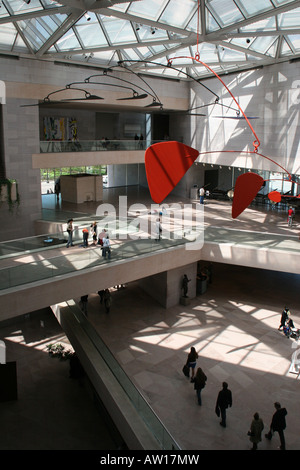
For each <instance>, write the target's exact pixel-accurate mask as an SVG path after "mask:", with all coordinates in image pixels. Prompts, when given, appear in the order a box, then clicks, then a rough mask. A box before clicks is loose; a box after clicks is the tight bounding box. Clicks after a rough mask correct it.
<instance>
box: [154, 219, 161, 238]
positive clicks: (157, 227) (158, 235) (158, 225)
mask: <svg viewBox="0 0 300 470" xmlns="http://www.w3.org/2000/svg"><path fill="white" fill-rule="evenodd" d="M155 232H156V238H155V240H156V241H160V238H161V232H162V226H161V223H160V218H158V219H157V220H156V223H155Z"/></svg>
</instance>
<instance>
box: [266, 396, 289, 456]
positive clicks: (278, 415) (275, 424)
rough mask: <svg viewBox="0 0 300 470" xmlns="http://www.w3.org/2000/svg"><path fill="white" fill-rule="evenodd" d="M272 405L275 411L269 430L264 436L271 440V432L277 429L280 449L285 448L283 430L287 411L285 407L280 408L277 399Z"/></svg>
mask: <svg viewBox="0 0 300 470" xmlns="http://www.w3.org/2000/svg"><path fill="white" fill-rule="evenodd" d="M274 406H275V409H276V411H275V413H274V414H273V417H272V422H271V426H270V431H269V432H268V434H266V438H267V439H269V440H271V439H272V436H273V433H274V432H276V431H277V432H278V434H279V439H280V449H281V450H285V437H284V430H285V428H286V421H285V417H286V415H287V411H286V408H281V405H280V403H279V402H278V401H276V402H275V403H274Z"/></svg>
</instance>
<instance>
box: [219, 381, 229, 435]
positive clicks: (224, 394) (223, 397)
mask: <svg viewBox="0 0 300 470" xmlns="http://www.w3.org/2000/svg"><path fill="white" fill-rule="evenodd" d="M222 387H223V388H222V390H220V392H219V393H218V398H217V403H216V413H217V416H220V414H221V422H220V425H221V426H223V428H226V410H227V408H228V407H229V406H230V407H231V406H232V393H231V390H229V388H228V383H227V382H223V384H222Z"/></svg>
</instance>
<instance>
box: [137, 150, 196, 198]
mask: <svg viewBox="0 0 300 470" xmlns="http://www.w3.org/2000/svg"><path fill="white" fill-rule="evenodd" d="M198 155H199V152H198V150H195V149H194V148H192V147H188V146H187V145H185V144H182V143H181V142H176V141H171V142H159V143H157V144H153V145H151V146H150V147H148V148H147V150H146V153H145V168H146V175H147V181H148V186H149V190H150V194H151V197H152V199H153V201H154V202H156V203H158V204H159V203H161V202H162V201H163V200H164V199H165V198H166V197H167V196H168V194H169V193H170V192H171V191H172V190H173V189H174V188H175V186H176V185H177V184H178V183H179V181H180V180H181V178H182V177H183V176H184V175H185V173H186V172H187V170H188V169H189V168H190V167H191V166H192V164H193V163H194V161H195V160H196V158H197V157H198Z"/></svg>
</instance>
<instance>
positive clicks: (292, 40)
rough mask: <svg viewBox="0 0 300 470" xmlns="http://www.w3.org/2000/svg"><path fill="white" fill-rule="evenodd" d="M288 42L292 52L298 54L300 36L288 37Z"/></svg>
mask: <svg viewBox="0 0 300 470" xmlns="http://www.w3.org/2000/svg"><path fill="white" fill-rule="evenodd" d="M288 40H289V41H290V43H291V45H292V47H293V49H294V51H297V52H298V51H299V50H300V35H299V34H293V35H289V36H288Z"/></svg>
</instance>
